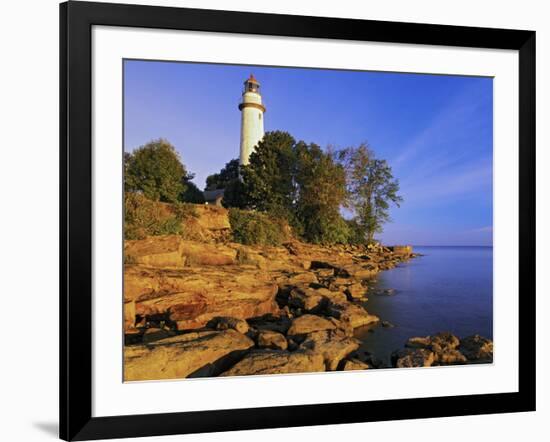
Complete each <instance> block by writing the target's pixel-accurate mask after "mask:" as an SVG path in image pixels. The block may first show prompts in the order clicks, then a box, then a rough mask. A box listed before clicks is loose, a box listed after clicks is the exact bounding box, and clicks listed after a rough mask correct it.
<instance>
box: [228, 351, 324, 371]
mask: <svg viewBox="0 0 550 442" xmlns="http://www.w3.org/2000/svg"><path fill="white" fill-rule="evenodd" d="M317 371H325V363H324V361H323V357H322V356H321V355H320V354H314V353H310V352H307V351H295V352H292V353H290V352H288V351H282V350H254V351H252V352H250V353H248V354H247V355H246V356H245V357H244V358H243V359H242V360H241V361H239V362H238V363H237V364H236V365H234V366H233V367H231V368H230V369H229V370H227V371H226V372H225V373H222V374H221V376H246V375H263V374H286V373H307V372H317Z"/></svg>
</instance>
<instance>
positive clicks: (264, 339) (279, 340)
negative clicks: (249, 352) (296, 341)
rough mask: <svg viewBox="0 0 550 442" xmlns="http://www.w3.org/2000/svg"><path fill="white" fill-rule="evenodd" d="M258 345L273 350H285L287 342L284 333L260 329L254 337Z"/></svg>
mask: <svg viewBox="0 0 550 442" xmlns="http://www.w3.org/2000/svg"><path fill="white" fill-rule="evenodd" d="M256 340H257V343H258V347H260V348H271V349H273V350H286V349H287V348H288V342H287V340H286V337H285V335H283V334H282V333H278V332H276V331H271V330H261V331H260V332H258V336H257V338H256Z"/></svg>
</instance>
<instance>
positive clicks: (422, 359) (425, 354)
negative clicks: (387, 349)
mask: <svg viewBox="0 0 550 442" xmlns="http://www.w3.org/2000/svg"><path fill="white" fill-rule="evenodd" d="M391 359H392V364H393V366H394V367H397V368H411V367H430V366H431V365H432V364H433V363H434V362H435V354H434V352H433V351H431V350H428V349H425V348H414V349H413V348H405V349H403V350H399V351H397V352H394V353H392V355H391Z"/></svg>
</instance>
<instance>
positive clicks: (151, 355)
mask: <svg viewBox="0 0 550 442" xmlns="http://www.w3.org/2000/svg"><path fill="white" fill-rule="evenodd" d="M253 345H254V341H252V340H251V339H250V338H248V337H247V336H245V335H243V334H242V333H239V332H237V331H235V330H225V331H203V332H192V333H188V334H183V335H178V336H173V337H170V338H166V339H161V340H158V341H154V342H151V343H149V344H146V345H135V346H129V347H125V349H124V379H125V381H145V380H157V379H181V378H186V377H198V376H216V375H218V374H220V373H221V372H222V371H224V370H226V369H227V368H229V367H230V366H231V365H232V364H234V363H235V362H237V361H238V360H239V359H240V358H241V357H242V356H243V354H244V353H245V352H246V351H247V350H248V349H249V348H251V347H252V346H253Z"/></svg>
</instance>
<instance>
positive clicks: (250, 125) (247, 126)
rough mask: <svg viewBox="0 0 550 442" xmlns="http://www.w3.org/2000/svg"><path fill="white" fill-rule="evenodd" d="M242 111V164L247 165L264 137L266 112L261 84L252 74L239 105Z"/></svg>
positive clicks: (245, 83) (245, 84)
mask: <svg viewBox="0 0 550 442" xmlns="http://www.w3.org/2000/svg"><path fill="white" fill-rule="evenodd" d="M239 110H240V111H241V154H240V159H239V161H240V164H242V165H247V164H248V159H249V158H250V154H251V153H252V151H253V150H254V147H255V146H256V145H257V144H258V143H259V142H260V141H261V139H262V138H263V137H264V112H265V107H264V105H263V104H262V96H261V95H260V83H258V80H256V79H255V78H254V75H252V74H250V77H249V78H248V79H247V80H246V81H245V82H244V90H243V98H242V101H241V103H239Z"/></svg>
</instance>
